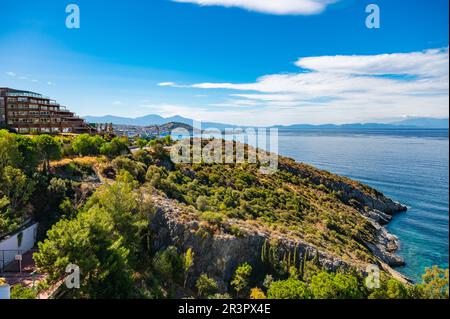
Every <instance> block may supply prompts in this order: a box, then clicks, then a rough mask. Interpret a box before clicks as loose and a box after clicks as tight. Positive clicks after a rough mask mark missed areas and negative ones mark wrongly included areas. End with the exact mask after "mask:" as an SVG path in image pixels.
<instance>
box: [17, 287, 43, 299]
mask: <svg viewBox="0 0 450 319" xmlns="http://www.w3.org/2000/svg"><path fill="white" fill-rule="evenodd" d="M36 297H37V293H36V291H34V290H33V289H31V288H26V287H23V286H21V285H15V286H13V287H12V288H11V299H36Z"/></svg>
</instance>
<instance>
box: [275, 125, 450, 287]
mask: <svg viewBox="0 0 450 319" xmlns="http://www.w3.org/2000/svg"><path fill="white" fill-rule="evenodd" d="M279 148H280V154H281V155H284V156H288V157H291V158H294V159H295V160H297V161H301V162H305V163H309V164H312V165H314V166H316V167H319V168H322V169H325V170H328V171H331V172H333V173H336V174H340V175H345V176H348V177H350V178H353V179H356V180H359V181H361V182H363V183H366V184H368V185H370V186H372V187H374V188H376V189H378V190H380V191H381V192H383V193H384V194H385V195H387V196H388V197H390V198H392V199H394V200H396V201H399V202H401V203H403V204H404V205H407V206H408V208H409V209H408V212H406V213H400V214H397V215H396V216H395V218H394V220H393V221H392V222H391V223H390V224H389V225H388V226H387V227H388V229H389V231H390V232H391V233H393V234H395V235H397V236H398V237H399V239H400V241H401V248H400V250H399V251H398V253H399V254H400V255H401V256H402V257H403V258H404V259H405V261H406V266H404V267H400V268H397V270H399V271H400V272H402V273H404V274H405V275H407V276H408V277H409V278H411V279H413V280H416V281H419V280H420V277H421V274H422V273H423V272H424V268H425V267H430V266H432V265H439V266H441V267H445V268H448V251H449V240H448V236H449V224H448V219H449V213H448V212H449V139H448V130H364V131H361V130H325V131H324V130H321V131H319V130H286V131H280V132H279Z"/></svg>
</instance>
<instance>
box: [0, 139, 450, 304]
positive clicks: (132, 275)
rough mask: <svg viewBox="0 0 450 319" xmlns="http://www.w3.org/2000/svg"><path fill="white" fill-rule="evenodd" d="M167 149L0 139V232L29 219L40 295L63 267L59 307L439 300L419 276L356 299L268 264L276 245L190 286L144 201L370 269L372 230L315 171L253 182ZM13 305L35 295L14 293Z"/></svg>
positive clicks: (304, 265) (334, 277) (213, 227)
mask: <svg viewBox="0 0 450 319" xmlns="http://www.w3.org/2000/svg"><path fill="white" fill-rule="evenodd" d="M170 145H171V140H170V138H164V139H160V140H157V139H154V140H150V141H149V140H143V139H138V140H136V141H134V144H133V145H131V143H130V141H128V140H127V139H122V138H109V137H99V136H88V135H79V136H76V137H52V136H48V135H42V136H30V137H27V136H18V135H15V134H10V133H8V132H6V131H0V177H1V179H0V181H1V183H0V233H2V232H5V233H6V232H9V231H13V230H14V229H16V228H17V227H19V226H20V225H21V224H22V223H23V222H24V221H25V220H27V219H28V218H30V217H32V218H34V219H38V220H40V221H41V223H42V225H43V226H42V227H43V230H42V231H43V235H45V236H44V237H45V239H44V240H43V241H42V242H41V243H39V252H38V253H36V254H35V255H34V259H35V261H36V264H37V266H38V268H39V271H42V272H46V273H48V279H47V283H46V285H51V284H54V283H56V282H58V281H59V280H61V279H62V278H63V277H64V276H65V275H66V272H65V271H66V266H67V265H68V264H69V263H73V264H76V265H78V266H79V267H80V268H81V269H82V283H81V288H80V289H73V290H64V289H63V291H62V296H63V297H65V298H136V297H139V298H175V297H197V298H232V297H234V298H253V299H263V298H276V299H308V298H327V299H328V298H331V299H346V298H356V299H357V298H401V299H404V298H448V270H442V269H439V268H437V267H434V268H432V269H428V270H427V271H426V274H425V275H424V277H423V283H422V284H419V285H410V284H403V283H401V282H399V281H397V280H395V279H393V278H391V277H390V276H388V275H386V274H385V273H382V277H381V287H380V288H378V289H368V288H366V286H365V284H364V279H365V278H364V277H363V276H362V274H361V273H360V272H358V271H356V270H349V269H339V270H337V271H336V272H333V273H331V272H327V271H325V270H324V269H322V268H321V265H320V264H319V263H318V262H317V260H316V259H308V260H307V259H304V260H299V259H298V258H296V257H295V256H290V255H289V256H288V257H287V258H286V256H284V258H282V257H280V258H273V256H276V255H277V254H278V253H279V252H278V251H277V250H276V246H270V247H268V248H267V247H266V248H265V247H264V246H263V247H262V248H261V259H262V262H263V263H267V264H268V265H269V266H268V267H266V269H265V270H264V272H263V273H261V272H260V270H259V269H256V268H255V266H254V265H251V264H249V263H244V264H241V265H239V266H238V267H236V269H235V273H234V275H233V277H232V278H231V279H230V280H229V282H227V283H225V287H224V286H223V285H222V284H221V283H220V282H219V281H218V280H217V279H218V278H214V277H213V276H212V275H211V274H208V273H206V272H205V273H202V274H199V275H195V277H194V274H193V272H192V269H193V267H194V266H195V264H196V259H197V255H196V254H199V253H201V252H194V251H192V249H187V250H186V251H179V250H178V249H177V248H175V247H172V246H170V247H167V248H165V249H163V250H154V246H153V245H152V243H153V235H154V234H153V233H152V229H151V227H150V223H151V221H152V218H153V216H154V212H155V209H154V204H153V202H152V196H151V194H153V193H154V192H155V191H156V192H161V193H164V194H166V195H167V196H168V197H170V198H172V199H175V200H177V201H179V202H180V203H183V204H184V207H187V208H188V209H190V210H191V211H192V212H194V213H195V214H196V216H197V217H198V219H199V220H201V221H202V225H203V224H204V225H207V227H208V231H209V232H210V233H212V235H214V233H220V232H226V233H229V234H232V235H234V236H243V230H241V229H239V227H238V226H236V225H231V226H230V224H229V223H228V221H230V220H237V221H243V222H244V221H245V222H250V223H256V224H258V225H260V226H261V227H264V228H266V229H268V230H269V231H272V232H280V233H283V234H285V236H292V237H293V238H294V239H295V238H301V239H302V240H305V241H307V242H309V243H311V244H313V245H315V246H316V247H319V248H320V249H322V250H325V251H328V252H331V253H334V254H337V255H339V256H343V258H345V259H347V260H353V261H354V260H359V261H364V262H371V261H374V257H373V255H372V254H371V253H370V252H369V250H368V249H367V247H366V246H365V245H364V244H363V243H364V242H365V241H370V240H372V239H373V238H372V236H373V231H372V228H371V227H372V225H371V224H370V223H369V222H367V220H366V219H364V218H361V214H360V212H359V211H358V209H357V207H356V205H355V207H354V206H352V205H348V204H346V203H344V202H343V201H342V198H341V197H342V194H339V192H336V191H333V190H331V189H329V188H327V187H325V186H324V185H321V184H318V183H314V182H313V181H312V180H311V179H312V177H311V176H314V175H317V174H326V173H325V172H319V171H317V170H315V169H314V168H312V167H309V166H306V165H301V164H297V163H293V162H292V161H290V160H288V159H282V162H281V166H282V167H285V166H289V167H293V168H295V169H301V170H303V171H306V172H308V176H301V175H299V174H296V173H295V171H290V170H287V169H281V170H279V171H278V172H277V173H276V174H274V175H261V174H259V171H258V165H256V164H255V165H248V164H239V165H219V164H215V165H210V164H194V165H188V164H183V165H174V164H173V163H172V162H171V161H170V157H169V155H168V151H167V148H166V146H170ZM131 146H135V147H137V148H138V149H135V150H133V152H130V147H131ZM327 177H328V178H333V179H340V177H337V176H334V175H331V174H330V175H329V176H327ZM345 182H351V181H348V180H345ZM351 183H355V184H354V185H355V187H358V188H361V189H362V190H363V191H365V192H374V190H372V189H370V188H367V187H366V186H364V185H361V184H358V183H356V182H351ZM44 195H45V196H44ZM288 232H289V233H288ZM269 251H270V254H269V253H268V252H269ZM291 259H292V260H294V262H291ZM46 285H42V286H46ZM47 287H48V286H47ZM15 296H16V298H33V297H34V296H35V293H34V294H33V292H30V291H27V290H24V289H23V288H20V287H17V288H15Z"/></svg>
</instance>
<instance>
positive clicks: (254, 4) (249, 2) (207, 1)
mask: <svg viewBox="0 0 450 319" xmlns="http://www.w3.org/2000/svg"><path fill="white" fill-rule="evenodd" d="M172 1H174V2H182V3H194V4H198V5H201V6H223V7H237V8H242V9H246V10H250V11H256V12H260V13H266V14H276V15H313V14H318V13H321V12H323V11H324V10H325V8H326V7H327V6H328V5H329V4H332V3H335V2H337V1H338V0H172Z"/></svg>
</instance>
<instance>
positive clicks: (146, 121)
mask: <svg viewBox="0 0 450 319" xmlns="http://www.w3.org/2000/svg"><path fill="white" fill-rule="evenodd" d="M84 119H85V120H86V121H87V122H88V123H112V124H116V125H133V126H152V125H163V124H167V123H171V122H176V123H183V124H187V125H190V126H193V120H192V119H188V118H185V117H182V116H178V115H176V116H171V117H162V116H159V115H156V114H150V115H146V116H142V117H136V118H129V117H118V116H112V115H106V116H85V117H84ZM230 127H236V126H235V125H231V124H223V123H214V122H202V128H203V129H206V128H217V129H219V130H223V129H225V128H230Z"/></svg>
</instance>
